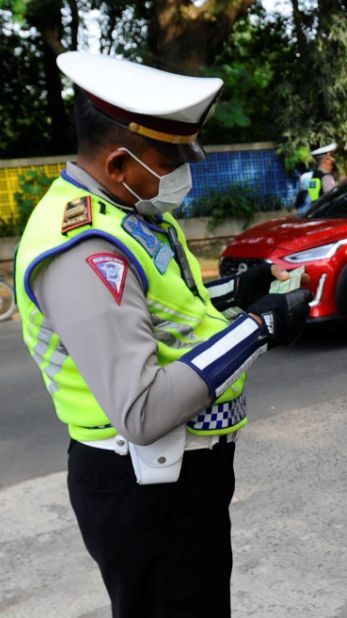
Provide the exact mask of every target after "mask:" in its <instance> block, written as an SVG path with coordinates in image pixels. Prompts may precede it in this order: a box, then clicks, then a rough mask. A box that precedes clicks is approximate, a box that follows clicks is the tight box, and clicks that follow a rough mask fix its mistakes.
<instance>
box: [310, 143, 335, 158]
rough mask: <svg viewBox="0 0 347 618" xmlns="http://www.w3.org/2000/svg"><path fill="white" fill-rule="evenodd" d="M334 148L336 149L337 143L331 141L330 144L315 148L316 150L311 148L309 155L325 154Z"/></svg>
mask: <svg viewBox="0 0 347 618" xmlns="http://www.w3.org/2000/svg"><path fill="white" fill-rule="evenodd" d="M336 149H337V144H335V142H332V143H331V144H328V145H327V146H322V147H321V148H316V150H311V155H313V156H314V157H316V156H319V155H323V154H327V153H328V152H335V150H336Z"/></svg>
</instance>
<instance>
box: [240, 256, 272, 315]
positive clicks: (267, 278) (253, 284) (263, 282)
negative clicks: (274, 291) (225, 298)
mask: <svg viewBox="0 0 347 618" xmlns="http://www.w3.org/2000/svg"><path fill="white" fill-rule="evenodd" d="M274 280H275V277H274V276H273V275H272V272H271V264H260V265H259V266H254V267H253V268H249V269H248V270H246V271H245V272H243V273H240V274H239V275H237V288H236V293H235V303H236V305H238V307H241V309H244V311H248V307H249V305H252V303H255V302H256V301H257V300H259V299H260V298H262V297H263V296H265V294H267V293H268V291H269V289H270V285H271V283H272V281H274Z"/></svg>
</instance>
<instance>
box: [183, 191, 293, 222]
mask: <svg viewBox="0 0 347 618" xmlns="http://www.w3.org/2000/svg"><path fill="white" fill-rule="evenodd" d="M280 208H282V204H281V201H280V199H279V198H278V197H277V196H273V195H267V196H264V197H259V196H258V195H256V193H255V192H254V190H253V189H252V188H249V187H246V186H244V185H230V186H229V187H226V188H225V189H223V190H222V191H211V192H210V193H208V194H207V195H206V196H204V197H202V198H200V199H194V200H193V201H192V202H191V203H190V204H189V214H190V216H192V217H206V216H209V217H211V222H210V228H211V229H213V228H215V227H216V226H217V225H218V224H219V223H222V222H223V221H225V220H226V219H228V218H230V217H234V218H235V219H241V220H243V221H244V226H245V227H247V226H248V225H250V223H251V222H252V219H253V217H254V213H255V212H258V211H265V210H279V209H280ZM182 216H184V207H183V209H182Z"/></svg>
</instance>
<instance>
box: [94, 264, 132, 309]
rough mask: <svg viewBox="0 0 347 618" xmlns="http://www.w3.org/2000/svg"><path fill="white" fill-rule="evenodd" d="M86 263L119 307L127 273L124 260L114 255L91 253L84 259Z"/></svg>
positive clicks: (126, 265)
mask: <svg viewBox="0 0 347 618" xmlns="http://www.w3.org/2000/svg"><path fill="white" fill-rule="evenodd" d="M86 262H88V264H89V266H91V268H92V269H93V270H94V272H95V273H96V274H97V275H98V277H99V278H100V279H101V281H102V282H103V284H104V285H105V286H106V287H107V288H108V289H109V291H110V292H111V294H112V296H113V297H114V298H115V300H116V301H117V303H118V305H120V303H121V300H122V296H123V290H124V284H125V279H126V276H127V271H128V264H127V262H126V260H125V259H124V258H123V257H121V256H120V255H115V254H114V253H93V255H90V256H89V257H87V258H86Z"/></svg>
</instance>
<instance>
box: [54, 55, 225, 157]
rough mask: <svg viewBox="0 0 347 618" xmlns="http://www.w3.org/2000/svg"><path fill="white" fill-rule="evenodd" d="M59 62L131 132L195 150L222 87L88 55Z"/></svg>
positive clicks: (98, 104)
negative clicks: (200, 130) (201, 130)
mask: <svg viewBox="0 0 347 618" xmlns="http://www.w3.org/2000/svg"><path fill="white" fill-rule="evenodd" d="M57 63H58V66H59V68H60V69H61V71H62V72H63V73H64V74H65V75H67V77H69V78H70V79H71V80H72V81H73V82H74V83H75V84H77V86H79V87H80V88H82V90H84V91H85V92H86V94H87V95H88V97H89V99H90V101H91V102H92V103H93V105H94V106H95V107H96V108H97V109H98V110H99V111H100V112H102V113H104V114H106V115H107V116H109V117H111V118H113V119H114V120H115V121H116V122H118V123H119V124H122V125H123V126H126V127H127V128H128V129H129V130H130V131H132V132H134V133H139V134H140V135H143V136H145V137H148V138H149V139H152V140H156V141H159V142H165V143H168V144H176V145H188V146H190V147H192V148H193V149H194V144H195V148H196V146H197V143H196V139H197V134H198V132H199V129H200V127H201V126H202V124H203V123H204V121H205V120H206V117H207V115H208V112H209V110H210V108H211V107H212V105H213V103H214V102H215V100H216V98H217V96H218V93H219V92H220V90H221V88H222V86H223V81H222V80H221V79H219V78H217V77H188V76H185V75H176V74H175V73H168V72H166V71H161V70H159V69H154V68H151V67H148V66H145V65H142V64H137V63H135V62H129V61H128V60H122V59H117V58H114V57H111V56H106V55H102V54H91V53H88V52H66V53H63V54H60V55H59V56H58V58H57ZM198 148H200V147H199V146H198ZM200 158H201V157H200Z"/></svg>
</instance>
